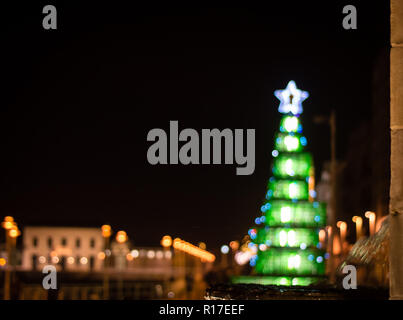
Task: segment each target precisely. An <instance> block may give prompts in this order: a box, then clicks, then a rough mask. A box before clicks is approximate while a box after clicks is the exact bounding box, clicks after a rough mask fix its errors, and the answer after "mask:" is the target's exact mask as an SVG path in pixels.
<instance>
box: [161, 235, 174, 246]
mask: <svg viewBox="0 0 403 320" xmlns="http://www.w3.org/2000/svg"><path fill="white" fill-rule="evenodd" d="M161 245H162V246H163V247H164V248H168V247H170V246H171V245H172V238H171V237H170V236H168V235H166V236H163V237H162V239H161Z"/></svg>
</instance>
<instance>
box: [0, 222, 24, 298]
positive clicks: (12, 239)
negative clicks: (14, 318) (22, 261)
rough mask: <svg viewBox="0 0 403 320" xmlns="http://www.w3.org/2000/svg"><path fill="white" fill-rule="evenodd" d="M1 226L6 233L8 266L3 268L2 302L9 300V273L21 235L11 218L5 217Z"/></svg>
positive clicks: (12, 266) (11, 269) (12, 267)
mask: <svg viewBox="0 0 403 320" xmlns="http://www.w3.org/2000/svg"><path fill="white" fill-rule="evenodd" d="M1 226H2V227H3V228H4V229H5V231H6V250H7V259H8V265H6V268H5V276H4V300H10V287H11V271H13V269H14V264H15V261H14V248H15V246H16V244H17V237H18V236H19V235H20V234H21V232H20V230H19V229H18V227H17V223H16V222H15V221H14V218H13V217H11V216H6V217H5V218H4V221H3V222H2V224H1Z"/></svg>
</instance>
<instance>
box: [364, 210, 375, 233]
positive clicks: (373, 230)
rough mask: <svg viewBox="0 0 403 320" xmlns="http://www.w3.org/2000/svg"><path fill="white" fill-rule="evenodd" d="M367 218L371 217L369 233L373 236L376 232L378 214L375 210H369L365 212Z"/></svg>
mask: <svg viewBox="0 0 403 320" xmlns="http://www.w3.org/2000/svg"><path fill="white" fill-rule="evenodd" d="M365 218H368V219H369V235H370V236H372V235H373V234H375V220H376V214H375V212H372V211H367V212H365Z"/></svg>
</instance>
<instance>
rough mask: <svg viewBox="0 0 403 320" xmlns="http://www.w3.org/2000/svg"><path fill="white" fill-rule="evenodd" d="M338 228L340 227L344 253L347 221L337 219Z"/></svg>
mask: <svg viewBox="0 0 403 320" xmlns="http://www.w3.org/2000/svg"><path fill="white" fill-rule="evenodd" d="M337 228H339V229H340V243H341V252H343V253H344V248H345V244H346V234H347V223H345V222H344V221H337Z"/></svg>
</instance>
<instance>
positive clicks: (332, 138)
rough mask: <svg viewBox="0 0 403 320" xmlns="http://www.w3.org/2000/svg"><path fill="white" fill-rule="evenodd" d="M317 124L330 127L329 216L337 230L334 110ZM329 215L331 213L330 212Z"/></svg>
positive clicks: (331, 264) (331, 262)
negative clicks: (325, 124) (324, 124)
mask: <svg viewBox="0 0 403 320" xmlns="http://www.w3.org/2000/svg"><path fill="white" fill-rule="evenodd" d="M313 121H314V122H315V123H317V124H320V123H327V124H328V125H329V127H330V175H331V180H330V183H331V196H330V208H329V209H330V214H329V216H328V221H329V225H330V226H331V227H332V228H333V230H336V216H337V214H336V190H337V185H336V182H337V181H336V176H337V163H336V112H335V110H334V109H332V111H331V114H330V116H329V117H326V116H317V117H315V118H314V120H313ZM328 213H329V212H328ZM334 234H335V232H333V233H329V244H330V248H332V250H331V251H330V257H329V262H328V265H329V270H330V282H331V283H334V281H335V277H336V274H335V271H336V264H335V261H334V257H333V238H334Z"/></svg>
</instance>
